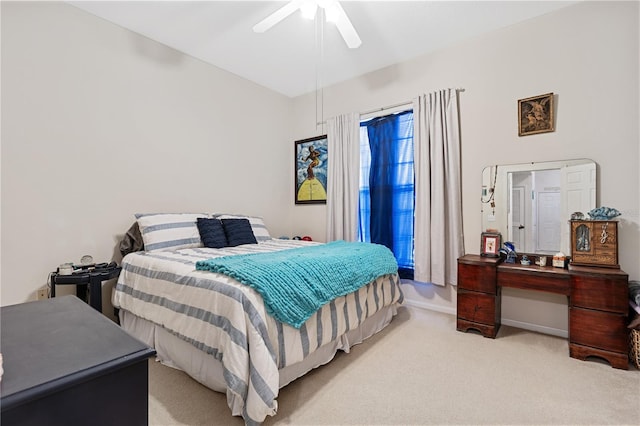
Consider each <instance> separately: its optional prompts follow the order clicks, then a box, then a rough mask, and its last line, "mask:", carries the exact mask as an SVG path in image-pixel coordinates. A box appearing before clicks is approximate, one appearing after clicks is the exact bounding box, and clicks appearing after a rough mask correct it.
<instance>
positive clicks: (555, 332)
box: [403, 299, 569, 339]
mask: <svg viewBox="0 0 640 426" xmlns="http://www.w3.org/2000/svg"><path fill="white" fill-rule="evenodd" d="M403 303H404V304H405V305H409V306H413V307H416V308H421V309H426V310H429V311H436V312H442V313H444V314H449V315H453V316H455V315H456V310H455V309H454V308H448V307H445V306H439V305H434V304H431V303H424V302H419V301H416V300H409V299H405V300H404V302H403ZM500 322H501V323H502V324H503V325H508V326H510V327H515V328H522V329H524V330H529V331H535V332H536V333H542V334H550V335H552V336H558V337H563V338H565V339H567V338H569V332H568V331H567V330H562V329H560V328H553V327H546V326H543V325H538V324H531V323H528V322H523V321H515V320H510V319H507V318H502V319H501V320H500Z"/></svg>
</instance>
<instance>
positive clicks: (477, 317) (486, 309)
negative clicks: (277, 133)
mask: <svg viewBox="0 0 640 426" xmlns="http://www.w3.org/2000/svg"><path fill="white" fill-rule="evenodd" d="M498 313H499V309H498V310H496V296H493V295H490V294H484V293H477V292H473V291H465V290H460V289H459V290H458V318H462V319H465V320H467V321H472V322H478V323H482V324H488V325H494V324H495V323H496V322H497V321H498V322H499V315H498Z"/></svg>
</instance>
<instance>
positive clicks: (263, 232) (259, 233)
mask: <svg viewBox="0 0 640 426" xmlns="http://www.w3.org/2000/svg"><path fill="white" fill-rule="evenodd" d="M213 216H214V217H215V218H217V219H249V223H250V224H251V230H252V231H253V236H254V237H256V241H258V243H262V242H264V241H268V240H270V239H271V235H270V234H269V230H268V229H267V227H266V226H265V224H264V221H263V220H262V218H261V217H257V216H245V215H239V214H215V215H213Z"/></svg>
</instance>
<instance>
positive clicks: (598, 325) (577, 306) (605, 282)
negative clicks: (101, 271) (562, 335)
mask: <svg viewBox="0 0 640 426" xmlns="http://www.w3.org/2000/svg"><path fill="white" fill-rule="evenodd" d="M502 287H512V288H520V289H525V290H536V291H545V292H550V293H556V294H563V295H566V296H567V297H568V303H569V355H570V356H571V357H573V358H577V359H581V360H586V358H587V357H589V356H596V357H600V358H603V359H605V360H607V361H608V362H609V364H611V366H612V367H614V368H621V369H625V370H626V369H628V367H629V364H628V354H627V352H628V342H629V340H628V339H629V331H628V329H627V328H626V325H627V313H628V304H627V299H628V276H627V274H626V273H625V272H623V271H621V270H620V269H610V268H594V267H584V266H572V265H570V266H569V269H568V270H567V269H561V268H554V267H552V266H537V265H530V266H524V265H521V264H519V263H516V264H506V263H502V261H501V259H498V258H487V257H481V256H478V255H465V256H463V257H461V258H460V259H458V306H457V308H458V309H457V322H456V328H457V329H458V330H459V331H467V330H469V329H474V330H477V331H479V332H480V333H481V334H482V335H483V336H485V337H491V338H495V337H496V335H497V333H498V330H499V328H500V305H501V291H500V290H501V288H502Z"/></svg>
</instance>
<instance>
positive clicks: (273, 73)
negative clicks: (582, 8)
mask: <svg viewBox="0 0 640 426" xmlns="http://www.w3.org/2000/svg"><path fill="white" fill-rule="evenodd" d="M577 2H578V1H514V0H512V1H342V2H341V4H342V7H343V8H344V10H345V12H346V13H347V15H348V16H349V18H350V19H351V22H352V23H353V25H354V27H355V29H356V31H357V32H358V34H359V35H360V38H361V39H362V45H361V46H360V47H359V48H357V49H349V48H347V46H346V45H345V43H344V41H343V40H342V38H341V37H340V34H339V33H338V30H337V29H336V27H335V26H334V25H332V24H326V25H325V26H324V30H323V33H324V36H323V37H321V36H316V33H318V34H320V31H319V30H317V29H316V26H315V24H314V21H309V20H305V19H303V18H302V16H301V15H300V13H299V12H296V13H294V14H293V15H291V16H289V17H288V18H286V19H285V20H284V21H282V22H280V23H279V24H277V25H276V26H274V27H273V28H271V29H270V30H268V31H267V32H265V33H262V34H258V33H254V32H253V31H252V27H253V26H254V25H255V24H256V23H258V22H259V21H261V20H262V19H263V18H265V17H266V16H268V15H269V14H271V13H273V12H274V11H276V10H277V9H279V8H280V7H282V6H283V5H284V4H286V2H285V1H70V2H68V3H70V4H72V5H74V6H77V7H79V8H81V9H84V10H85V11H87V12H89V13H92V14H94V15H96V16H99V17H101V18H104V19H106V20H108V21H111V22H113V23H115V24H117V25H119V26H121V27H124V28H127V29H129V30H131V31H134V32H136V33H139V34H142V35H144V36H146V37H149V38H150V39H153V40H156V41H158V42H160V43H163V44H165V45H167V46H170V47H172V48H174V49H176V50H179V51H182V52H184V53H186V54H188V55H190V56H193V57H195V58H198V59H200V60H202V61H205V62H207V63H210V64H212V65H215V66H217V67H219V68H222V69H224V70H227V71H229V72H231V73H234V74H236V75H239V76H241V77H244V78H246V79H248V80H251V81H253V82H255V83H257V84H260V85H262V86H264V87H268V88H270V89H272V90H275V91H277V92H280V93H282V94H284V95H286V96H290V97H295V96H298V95H301V94H305V93H309V92H313V91H315V90H316V89H317V88H319V87H322V86H328V85H331V84H334V83H337V82H340V81H344V80H347V79H350V78H353V77H356V76H359V75H362V74H365V73H368V72H371V71H374V70H377V69H380V68H383V67H386V66H389V65H392V64H394V63H398V62H402V61H406V60H408V59H411V58H414V57H417V56H420V55H423V54H426V53H429V52H432V51H434V50H438V49H441V48H443V47H446V46H449V45H452V44H455V43H458V42H460V41H462V40H464V39H467V38H470V37H474V36H478V35H480V34H483V33H486V32H489V31H492V30H495V29H498V28H503V27H506V26H509V25H512V24H515V23H517V22H521V21H524V20H527V19H530V18H533V17H535V16H539V15H543V14H545V13H549V12H551V11H554V10H556V9H559V8H562V7H566V6H569V5H571V4H574V3H577ZM320 40H322V41H323V43H320ZM316 41H318V42H316ZM529 42H530V40H529V41H527V40H523V43H524V44H528V43H529ZM321 47H322V48H321ZM321 51H322V52H323V53H321Z"/></svg>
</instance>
